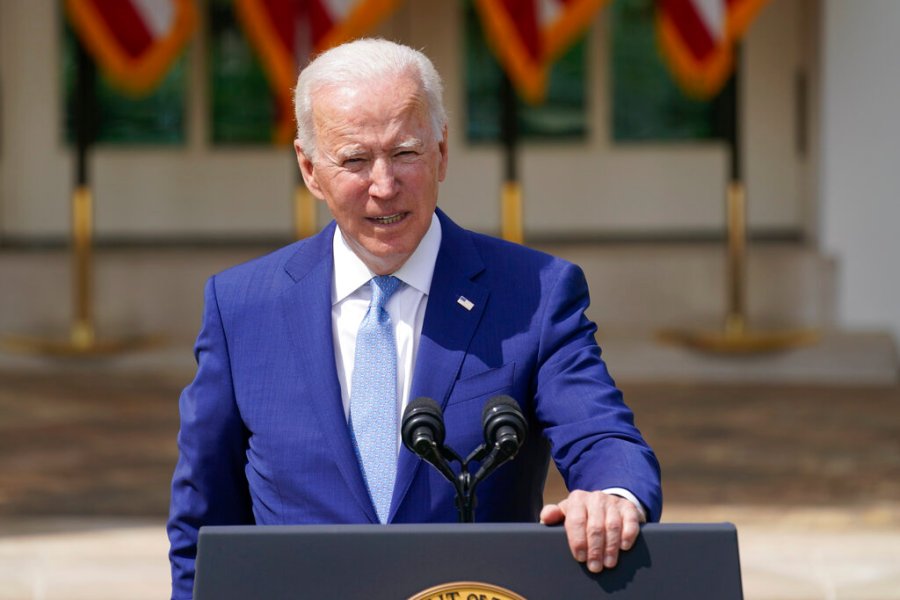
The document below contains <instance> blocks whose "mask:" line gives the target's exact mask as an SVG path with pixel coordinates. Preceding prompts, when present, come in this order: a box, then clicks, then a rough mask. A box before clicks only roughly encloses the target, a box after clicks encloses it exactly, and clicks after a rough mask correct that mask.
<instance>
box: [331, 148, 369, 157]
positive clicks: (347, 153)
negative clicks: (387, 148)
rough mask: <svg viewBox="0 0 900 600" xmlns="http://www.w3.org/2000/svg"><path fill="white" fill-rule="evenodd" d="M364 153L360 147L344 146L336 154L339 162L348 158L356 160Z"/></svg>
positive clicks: (363, 149)
mask: <svg viewBox="0 0 900 600" xmlns="http://www.w3.org/2000/svg"><path fill="white" fill-rule="evenodd" d="M365 153H366V150H365V148H362V147H361V146H345V147H344V148H341V149H340V150H338V151H337V153H336V154H337V157H338V158H339V159H340V160H347V159H348V158H358V157H360V156H363V155H364V154H365Z"/></svg>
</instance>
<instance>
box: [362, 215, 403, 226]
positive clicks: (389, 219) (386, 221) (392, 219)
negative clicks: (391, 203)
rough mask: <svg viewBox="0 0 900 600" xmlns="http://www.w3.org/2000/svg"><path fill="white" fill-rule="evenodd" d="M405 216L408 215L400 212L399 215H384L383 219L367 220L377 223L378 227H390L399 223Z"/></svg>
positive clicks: (373, 218)
mask: <svg viewBox="0 0 900 600" xmlns="http://www.w3.org/2000/svg"><path fill="white" fill-rule="evenodd" d="M407 214H408V213H405V212H400V213H395V214H393V215H386V216H384V217H369V220H370V221H374V222H375V223H377V224H378V225H392V224H394V223H397V222H399V221H402V220H403V218H404V217H405V216H406V215H407Z"/></svg>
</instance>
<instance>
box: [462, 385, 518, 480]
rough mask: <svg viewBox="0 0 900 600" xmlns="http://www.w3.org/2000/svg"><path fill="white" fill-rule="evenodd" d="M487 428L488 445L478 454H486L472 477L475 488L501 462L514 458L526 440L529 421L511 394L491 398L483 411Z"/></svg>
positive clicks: (486, 438) (483, 424) (482, 419)
mask: <svg viewBox="0 0 900 600" xmlns="http://www.w3.org/2000/svg"><path fill="white" fill-rule="evenodd" d="M481 423H482V426H483V427H484V442H485V443H484V446H482V449H481V450H480V451H479V452H478V454H477V456H478V457H479V458H480V457H483V456H485V455H486V456H487V458H485V459H484V462H483V463H481V466H480V467H479V469H478V471H477V472H476V473H475V475H474V477H473V478H472V488H473V489H474V487H475V485H477V484H478V483H479V482H481V481H483V480H484V479H485V478H486V477H487V476H488V475H490V474H491V473H493V472H494V471H495V470H496V469H497V468H498V467H500V465H502V464H503V463H505V462H507V461H509V460H512V458H513V457H514V456H515V455H516V454H517V453H518V452H519V448H521V447H522V444H523V443H524V442H525V436H526V434H527V433H528V422H527V421H526V420H525V415H523V414H522V409H520V408H519V404H518V403H517V402H516V401H515V400H513V399H512V398H510V397H509V396H495V397H493V398H491V399H490V400H488V401H487V404H485V405H484V410H483V411H482V412H481Z"/></svg>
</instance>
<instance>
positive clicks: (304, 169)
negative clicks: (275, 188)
mask: <svg viewBox="0 0 900 600" xmlns="http://www.w3.org/2000/svg"><path fill="white" fill-rule="evenodd" d="M294 153H296V155H297V166H298V167H300V175H302V176H303V183H304V184H306V189H308V190H309V191H310V192H311V193H312V195H313V196H315V197H316V198H318V199H319V200H324V199H325V196H324V195H323V194H322V189H321V188H320V187H319V183H318V181H317V180H316V167H315V165H314V164H313V161H311V160H310V159H309V157H308V156H306V153H305V152H304V151H303V148H302V147H301V146H300V140H294Z"/></svg>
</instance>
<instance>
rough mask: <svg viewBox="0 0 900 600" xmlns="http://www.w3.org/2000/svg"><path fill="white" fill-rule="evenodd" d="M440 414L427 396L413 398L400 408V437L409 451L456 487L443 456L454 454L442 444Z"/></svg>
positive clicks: (443, 431) (442, 429)
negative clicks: (401, 418) (402, 408)
mask: <svg viewBox="0 0 900 600" xmlns="http://www.w3.org/2000/svg"><path fill="white" fill-rule="evenodd" d="M445 435H446V431H445V429H444V414H443V412H441V407H440V406H439V405H438V403H437V402H435V401H434V400H432V399H431V398H425V397H424V396H423V397H420V398H416V399H415V400H413V401H412V402H410V403H409V404H408V405H407V406H406V410H405V411H403V420H402V422H401V425H400V439H402V440H403V445H404V446H406V447H407V448H408V449H409V451H410V452H412V453H413V454H415V455H416V456H418V457H420V458H422V459H423V460H425V461H426V462H428V463H429V464H431V465H433V466H434V468H436V469H437V470H438V471H439V472H440V473H441V475H443V476H444V477H445V478H446V479H447V480H448V481H450V482H451V483H452V484H453V485H454V487H457V489H458V482H457V478H456V474H455V473H454V472H453V469H451V468H450V463H449V462H448V460H447V458H446V456H447V455H450V456H451V457H455V454H454V453H453V451H452V450H450V449H449V448H445V447H444V437H445Z"/></svg>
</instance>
